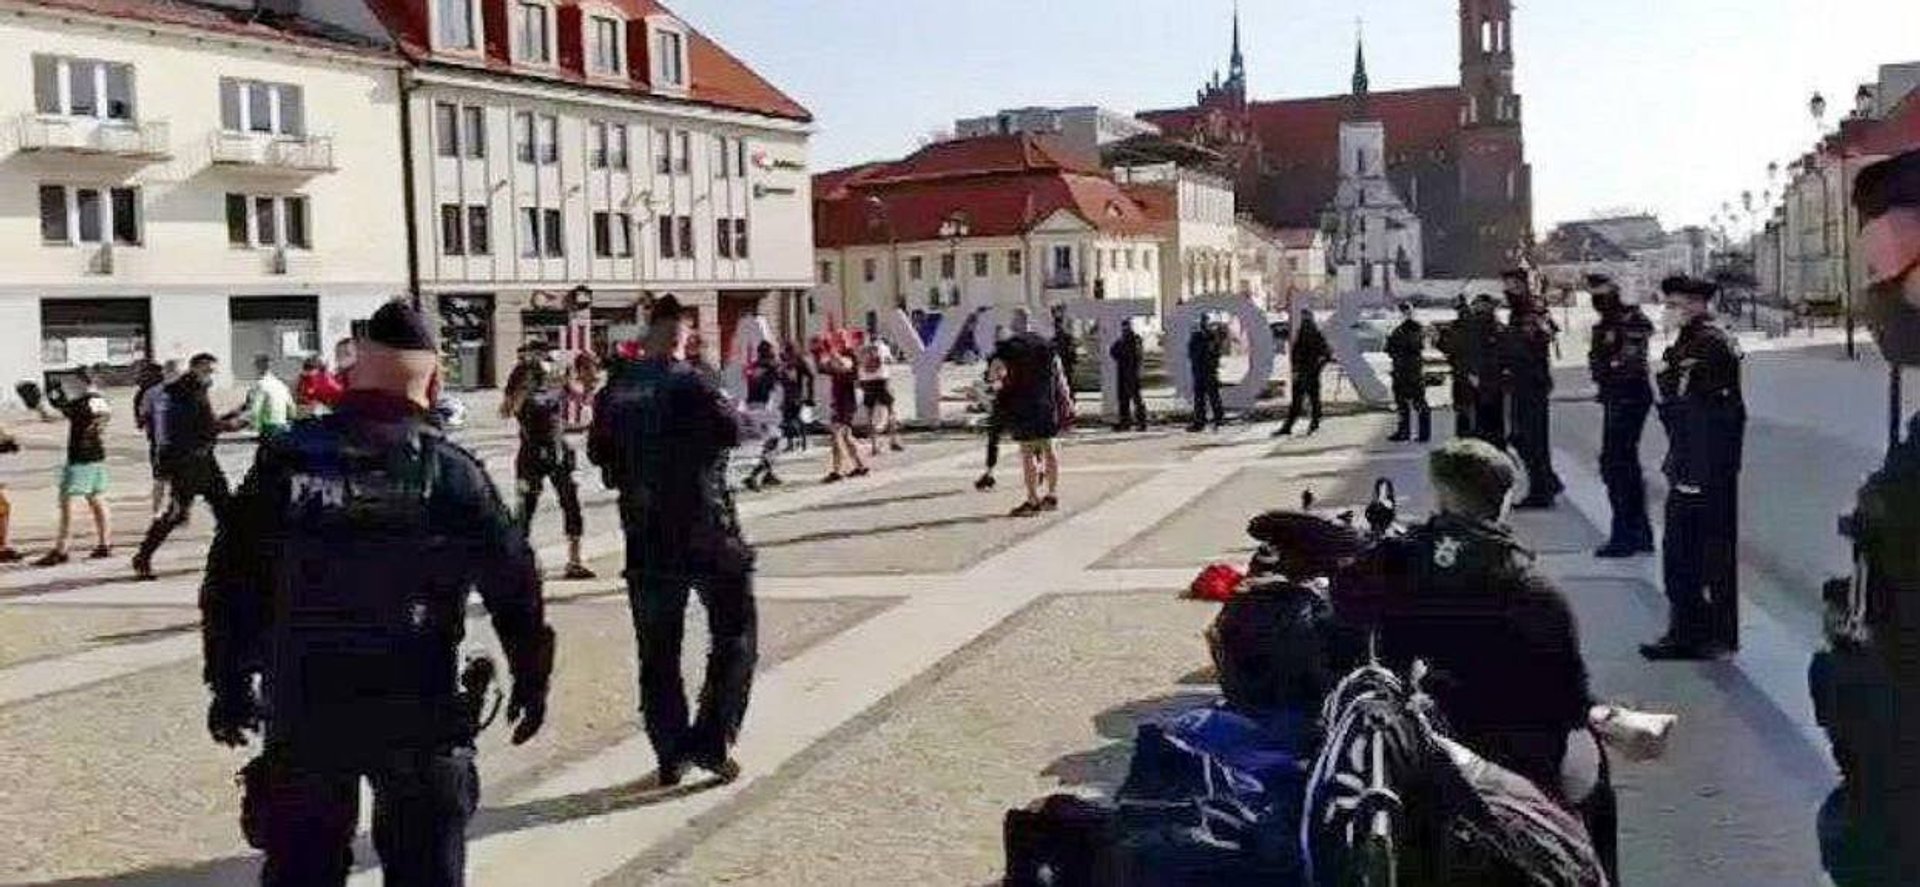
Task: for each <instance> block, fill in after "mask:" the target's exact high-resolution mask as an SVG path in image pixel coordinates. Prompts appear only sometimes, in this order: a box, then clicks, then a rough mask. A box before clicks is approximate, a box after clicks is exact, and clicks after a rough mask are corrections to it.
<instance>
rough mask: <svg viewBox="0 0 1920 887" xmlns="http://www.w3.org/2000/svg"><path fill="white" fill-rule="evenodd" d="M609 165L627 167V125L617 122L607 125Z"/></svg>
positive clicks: (615, 167) (620, 167)
mask: <svg viewBox="0 0 1920 887" xmlns="http://www.w3.org/2000/svg"><path fill="white" fill-rule="evenodd" d="M607 141H608V146H607V165H608V166H611V167H613V168H614V169H626V168H627V125H626V124H624V123H615V124H611V125H609V126H608V127H607Z"/></svg>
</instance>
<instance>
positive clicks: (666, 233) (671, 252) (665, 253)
mask: <svg viewBox="0 0 1920 887" xmlns="http://www.w3.org/2000/svg"><path fill="white" fill-rule="evenodd" d="M658 222H659V224H658V225H657V226H656V227H657V228H659V230H660V258H663V259H672V258H677V256H676V252H677V251H676V250H675V249H674V246H675V241H674V237H673V217H672V216H661V217H660V218H659V219H658Z"/></svg>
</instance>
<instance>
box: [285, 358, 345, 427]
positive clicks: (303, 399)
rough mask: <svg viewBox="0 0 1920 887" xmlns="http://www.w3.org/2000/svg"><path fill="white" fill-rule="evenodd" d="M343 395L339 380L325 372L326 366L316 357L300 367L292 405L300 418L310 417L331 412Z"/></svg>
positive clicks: (308, 359)
mask: <svg viewBox="0 0 1920 887" xmlns="http://www.w3.org/2000/svg"><path fill="white" fill-rule="evenodd" d="M342 393H344V392H343V389H342V388H341V387H340V380H339V379H337V378H335V377H334V375H333V374H332V373H329V372H327V365H326V362H325V361H322V360H321V359H320V358H318V357H309V358H307V362H306V363H304V364H302V365H301V367H300V379H299V382H298V383H296V385H295V386H294V391H293V403H294V406H295V407H297V408H298V409H299V411H300V415H302V416H312V415H315V414H317V413H320V412H322V411H325V410H332V409H333V407H334V405H335V404H337V403H339V402H340V395H341V394H342Z"/></svg>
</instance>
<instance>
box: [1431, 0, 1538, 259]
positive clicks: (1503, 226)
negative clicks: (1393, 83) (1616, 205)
mask: <svg viewBox="0 0 1920 887" xmlns="http://www.w3.org/2000/svg"><path fill="white" fill-rule="evenodd" d="M1513 59H1514V52H1513V0H1460V94H1461V100H1460V101H1461V107H1460V125H1461V128H1460V143H1459V146H1458V150H1459V155H1460V156H1459V161H1458V162H1459V169H1460V210H1461V212H1460V218H1459V221H1458V223H1457V226H1456V227H1455V228H1454V230H1452V231H1449V232H1447V234H1448V236H1447V237H1446V238H1445V240H1446V241H1448V242H1447V244H1446V247H1445V249H1444V250H1443V251H1444V252H1445V253H1447V254H1448V256H1449V258H1450V259H1452V261H1450V262H1448V263H1447V264H1449V265H1452V266H1454V269H1453V270H1455V273H1459V274H1462V275H1463V276H1472V277H1491V276H1493V275H1495V274H1498V273H1499V272H1500V271H1501V270H1503V269H1506V268H1511V267H1515V266H1517V265H1519V264H1520V263H1521V262H1522V261H1523V260H1524V259H1525V258H1526V251H1527V248H1528V247H1529V246H1530V245H1531V243H1532V242H1533V182H1532V171H1531V169H1530V168H1529V167H1528V166H1527V161H1526V146H1525V141H1524V139H1523V137H1522V127H1521V112H1520V111H1521V109H1520V96H1519V94H1518V93H1516V92H1515V91H1514V84H1513Z"/></svg>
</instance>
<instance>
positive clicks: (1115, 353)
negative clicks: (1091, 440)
mask: <svg viewBox="0 0 1920 887" xmlns="http://www.w3.org/2000/svg"><path fill="white" fill-rule="evenodd" d="M1107 355H1108V356H1109V357H1112V358H1113V371H1114V374H1115V382H1114V387H1115V388H1117V389H1119V394H1120V424H1119V425H1116V426H1114V430H1115V431H1126V430H1129V429H1133V430H1137V431H1145V430H1147V401H1146V398H1144V397H1142V396H1141V393H1140V370H1141V366H1142V364H1143V363H1144V362H1145V361H1146V347H1145V343H1144V342H1142V341H1141V340H1140V332H1139V330H1136V329H1134V328H1133V321H1132V320H1131V319H1127V320H1122V321H1121V322H1120V338H1118V339H1115V340H1114V342H1113V347H1112V348H1110V349H1108V350H1107Z"/></svg>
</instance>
